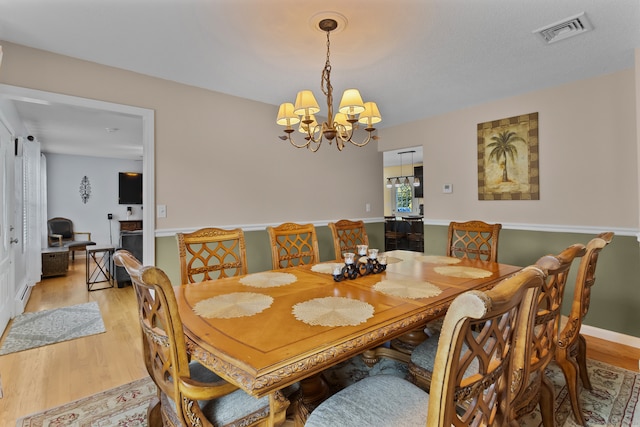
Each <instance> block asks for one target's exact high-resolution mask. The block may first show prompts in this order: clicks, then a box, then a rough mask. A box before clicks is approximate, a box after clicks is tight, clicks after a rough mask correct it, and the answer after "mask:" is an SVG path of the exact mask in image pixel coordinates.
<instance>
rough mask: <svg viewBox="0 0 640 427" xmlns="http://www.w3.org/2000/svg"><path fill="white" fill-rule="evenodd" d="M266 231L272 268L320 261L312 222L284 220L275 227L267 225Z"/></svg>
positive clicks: (276, 268) (277, 268)
mask: <svg viewBox="0 0 640 427" xmlns="http://www.w3.org/2000/svg"><path fill="white" fill-rule="evenodd" d="M267 232H268V233H269V240H270V242H271V260H272V264H273V269H274V270H279V269H281V268H287V267H293V266H296V265H306V264H316V263H317V262H319V261H320V255H319V253H320V251H319V250H318V237H317V235H316V228H315V227H314V225H313V224H296V223H293V222H285V223H284V224H280V225H278V226H276V227H272V226H269V227H267Z"/></svg>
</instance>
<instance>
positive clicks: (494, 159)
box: [478, 113, 540, 200]
mask: <svg viewBox="0 0 640 427" xmlns="http://www.w3.org/2000/svg"><path fill="white" fill-rule="evenodd" d="M538 168H539V164H538V113H530V114H524V115H520V116H514V117H509V118H506V119H500V120H494V121H491V122H485V123H479V124H478V200H540V185H539V174H538V173H539V169H538Z"/></svg>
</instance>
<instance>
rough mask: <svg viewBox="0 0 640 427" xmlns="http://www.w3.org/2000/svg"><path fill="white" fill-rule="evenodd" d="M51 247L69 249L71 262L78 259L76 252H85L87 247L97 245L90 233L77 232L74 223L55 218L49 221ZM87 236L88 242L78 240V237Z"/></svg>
mask: <svg viewBox="0 0 640 427" xmlns="http://www.w3.org/2000/svg"><path fill="white" fill-rule="evenodd" d="M47 229H48V239H49V247H59V248H69V252H71V260H75V259H76V251H84V250H86V249H87V246H92V245H95V244H96V242H93V241H91V233H90V232H89V231H75V230H74V229H73V221H71V220H70V219H69V218H62V217H55V218H51V219H49V220H48V221H47ZM79 234H82V235H84V236H86V240H82V239H78V237H77V236H78V235H79Z"/></svg>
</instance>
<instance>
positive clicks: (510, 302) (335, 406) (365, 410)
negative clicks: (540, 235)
mask: <svg viewBox="0 0 640 427" xmlns="http://www.w3.org/2000/svg"><path fill="white" fill-rule="evenodd" d="M544 276H545V275H544V272H543V271H542V270H541V269H539V268H537V267H535V266H530V267H527V268H525V269H523V270H521V271H520V272H518V273H516V274H514V275H512V276H510V277H509V278H507V279H504V280H503V281H501V282H500V283H499V284H498V285H496V286H495V287H494V288H493V289H492V290H489V291H486V292H481V291H468V292H465V293H464V294H462V295H460V296H458V297H456V298H455V299H454V300H453V302H452V303H451V306H450V307H449V309H448V311H447V314H446V315H445V319H444V324H443V328H442V333H441V334H440V340H439V344H438V351H437V354H436V357H435V366H434V375H433V381H432V383H431V387H430V390H429V393H427V392H425V391H424V390H422V389H420V388H419V387H417V386H416V385H414V384H412V383H411V382H409V381H406V380H404V379H402V378H399V377H397V376H392V375H377V376H371V377H367V378H364V379H363V380H361V381H358V382H356V383H355V384H352V385H350V386H348V387H346V388H345V389H343V390H341V391H339V392H338V393H336V394H334V395H333V396H331V397H330V398H329V399H327V400H325V401H324V402H323V403H321V404H320V405H319V406H318V407H317V408H316V409H315V410H314V411H313V412H312V413H311V415H310V416H309V418H308V419H307V423H306V424H305V426H307V427H325V426H341V427H351V426H353V427H356V426H357V427H360V426H393V425H397V426H430V427H431V426H447V427H449V426H452V425H456V426H466V425H504V423H505V420H506V417H507V416H508V411H509V400H508V398H507V397H508V394H507V393H508V392H507V389H508V387H509V384H510V376H511V373H510V362H511V352H512V351H513V348H514V345H515V342H516V340H518V339H520V340H522V337H519V336H518V333H522V331H523V330H526V329H527V328H528V325H529V324H530V323H531V322H532V321H533V316H532V315H533V312H532V310H533V308H534V307H535V301H536V300H537V293H538V291H539V289H540V287H541V285H542V282H543V280H544ZM523 322H524V323H525V328H523V327H522V326H521V325H522V323H523ZM474 326H475V327H477V328H478V331H479V332H478V333H474V332H472V328H473V327H474ZM460 408H462V409H460Z"/></svg>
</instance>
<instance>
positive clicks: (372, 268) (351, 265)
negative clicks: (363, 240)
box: [333, 245, 387, 282]
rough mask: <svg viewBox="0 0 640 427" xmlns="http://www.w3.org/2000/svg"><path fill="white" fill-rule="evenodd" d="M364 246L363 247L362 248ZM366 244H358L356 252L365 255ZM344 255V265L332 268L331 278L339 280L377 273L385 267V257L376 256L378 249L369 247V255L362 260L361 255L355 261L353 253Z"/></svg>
mask: <svg viewBox="0 0 640 427" xmlns="http://www.w3.org/2000/svg"><path fill="white" fill-rule="evenodd" d="M362 247H364V249H362ZM366 248H367V246H366V245H359V246H358V253H359V254H360V255H366V253H367V249H366ZM343 255H344V262H345V264H344V267H342V268H340V267H336V268H334V270H333V280H335V281H336V282H341V281H343V280H345V279H351V280H353V279H355V278H357V277H358V276H366V275H368V274H379V273H382V272H383V271H385V270H386V269H387V257H386V256H384V255H383V256H380V257H379V258H378V249H369V255H368V256H367V258H366V261H364V262H363V261H362V258H363V257H360V258H358V261H357V262H355V254H354V253H351V252H346V253H344V254H343Z"/></svg>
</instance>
